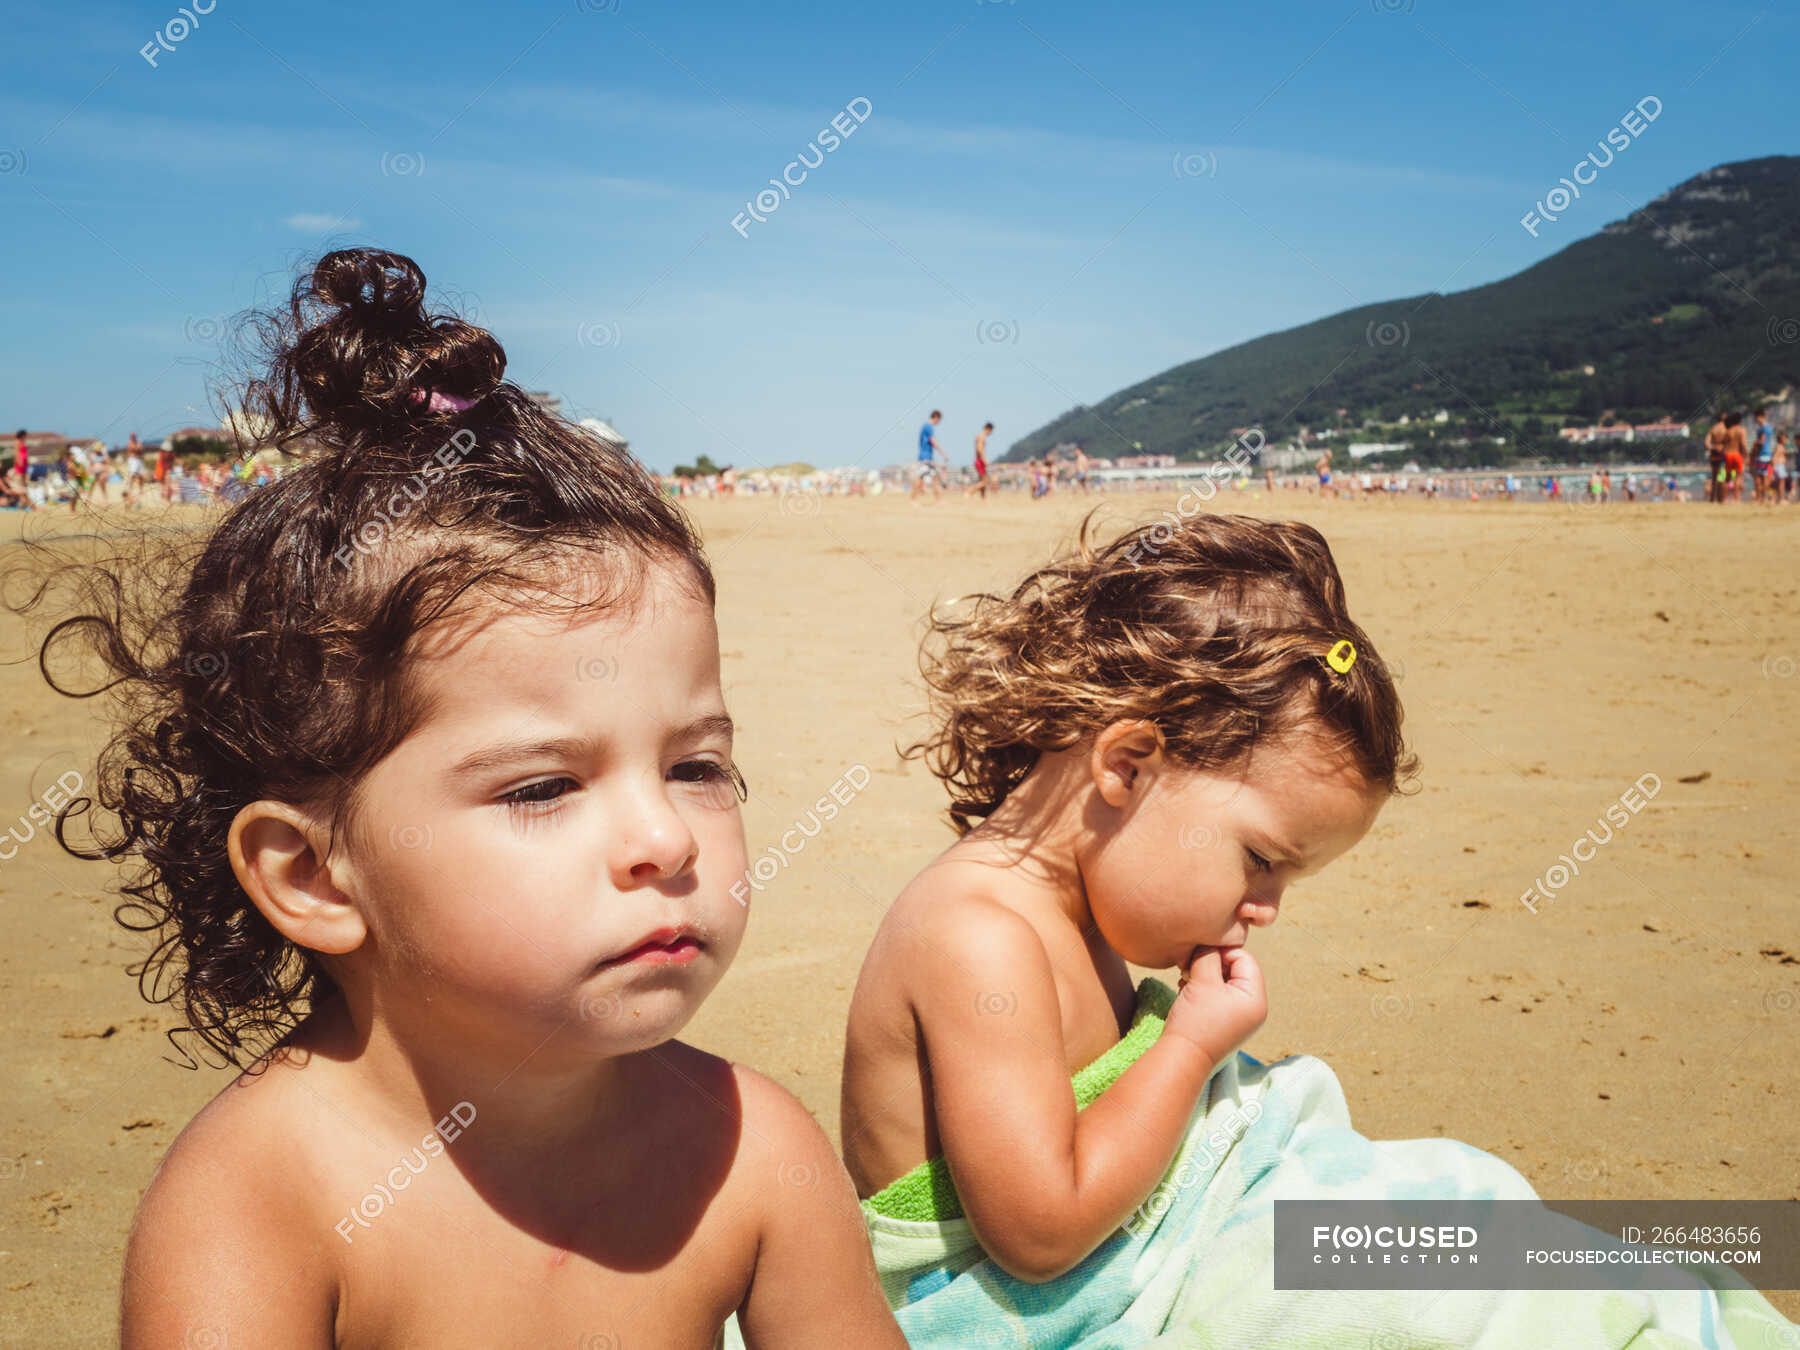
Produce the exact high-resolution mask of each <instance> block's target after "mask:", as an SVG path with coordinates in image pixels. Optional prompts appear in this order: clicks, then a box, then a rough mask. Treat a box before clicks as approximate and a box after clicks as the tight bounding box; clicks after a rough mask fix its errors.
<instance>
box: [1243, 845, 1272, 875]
mask: <svg viewBox="0 0 1800 1350" xmlns="http://www.w3.org/2000/svg"><path fill="white" fill-rule="evenodd" d="M1244 852H1246V853H1248V854H1249V855H1250V865H1251V866H1252V867H1254V868H1255V869H1256V870H1257V871H1259V872H1272V871H1274V870H1275V865H1274V864H1273V863H1271V862H1270V861H1269V860H1268V859H1267V858H1265V857H1263V856H1262V854H1260V853H1258V852H1257V851H1256V850H1255V849H1250V848H1247V849H1245V850H1244Z"/></svg>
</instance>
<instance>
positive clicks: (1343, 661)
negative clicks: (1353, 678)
mask: <svg viewBox="0 0 1800 1350" xmlns="http://www.w3.org/2000/svg"><path fill="white" fill-rule="evenodd" d="M1325 664H1326V665H1328V666H1330V667H1331V668H1332V669H1333V670H1335V671H1336V672H1337V673H1338V674H1340V675H1348V674H1349V673H1350V667H1351V666H1353V665H1355V664H1356V644H1355V643H1354V642H1352V641H1350V639H1349V638H1340V639H1338V641H1337V643H1336V644H1335V645H1334V646H1333V647H1332V649H1331V650H1330V651H1328V652H1326V653H1325Z"/></svg>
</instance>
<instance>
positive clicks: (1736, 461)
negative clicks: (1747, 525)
mask: <svg viewBox="0 0 1800 1350" xmlns="http://www.w3.org/2000/svg"><path fill="white" fill-rule="evenodd" d="M1754 415H1755V418H1756V421H1755V423H1754V424H1753V425H1752V426H1751V427H1750V428H1749V429H1748V432H1746V429H1745V427H1744V414H1743V413H1742V412H1741V411H1734V412H1727V413H1720V414H1719V415H1718V417H1717V418H1715V419H1714V421H1713V424H1712V430H1710V431H1708V432H1707V433H1706V468H1707V478H1706V500H1707V501H1709V502H1719V503H1724V502H1741V501H1743V500H1744V479H1745V478H1746V477H1747V478H1749V480H1750V491H1751V494H1752V495H1751V500H1752V501H1753V502H1760V503H1762V504H1763V505H1765V506H1779V505H1781V504H1782V503H1783V502H1786V501H1790V500H1791V499H1792V497H1793V487H1794V477H1795V475H1794V472H1793V467H1794V466H1793V465H1792V464H1791V462H1790V460H1789V453H1788V452H1789V450H1790V449H1791V448H1794V442H1793V441H1792V440H1791V439H1790V432H1789V430H1788V429H1785V428H1784V429H1783V430H1781V431H1777V430H1775V427H1774V425H1773V424H1772V423H1771V422H1770V421H1769V410H1768V409H1767V408H1758V409H1757V410H1756V412H1755V414H1754Z"/></svg>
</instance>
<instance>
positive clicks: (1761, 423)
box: [1750, 408, 1775, 502]
mask: <svg viewBox="0 0 1800 1350" xmlns="http://www.w3.org/2000/svg"><path fill="white" fill-rule="evenodd" d="M1774 472H1775V428H1774V427H1772V426H1770V425H1769V410H1768V409H1767V408H1758V409H1757V410H1756V432H1755V435H1754V438H1753V439H1752V441H1751V454H1750V488H1751V492H1752V494H1753V496H1752V500H1754V501H1759V502H1760V501H1762V500H1763V499H1764V498H1766V497H1767V496H1768V495H1769V484H1770V482H1772V481H1773V478H1774Z"/></svg>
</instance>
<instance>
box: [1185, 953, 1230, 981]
mask: <svg viewBox="0 0 1800 1350" xmlns="http://www.w3.org/2000/svg"><path fill="white" fill-rule="evenodd" d="M1186 978H1187V981H1188V983H1190V984H1193V983H1196V982H1198V983H1200V984H1223V983H1225V967H1224V963H1223V962H1222V961H1221V960H1220V959H1219V949H1218V948H1217V947H1196V948H1194V954H1193V955H1192V956H1190V957H1189V958H1188V967H1187V977H1186Z"/></svg>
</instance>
